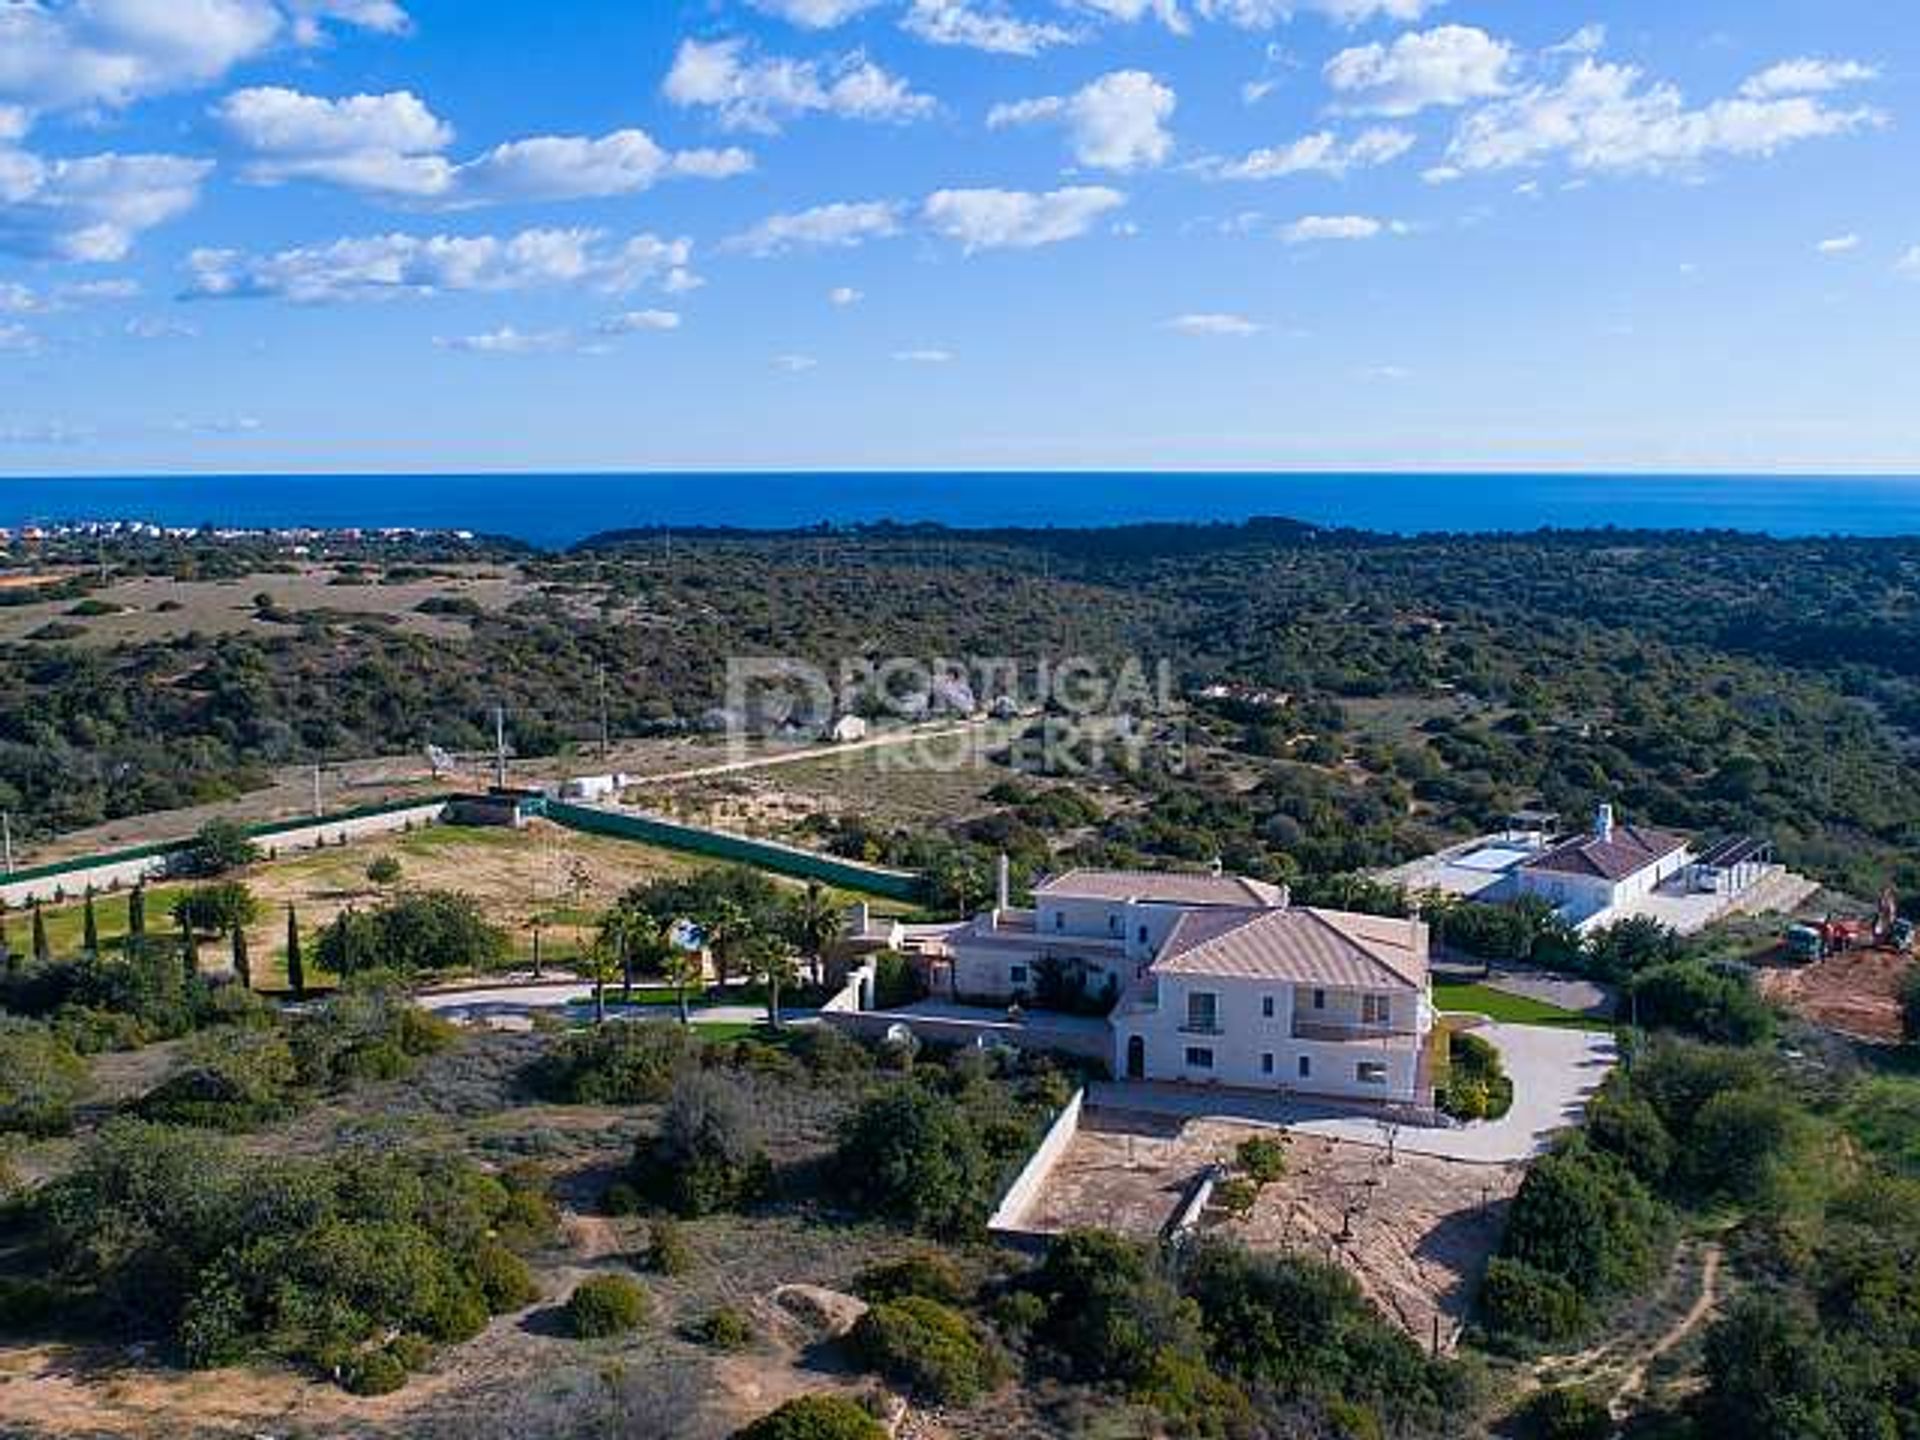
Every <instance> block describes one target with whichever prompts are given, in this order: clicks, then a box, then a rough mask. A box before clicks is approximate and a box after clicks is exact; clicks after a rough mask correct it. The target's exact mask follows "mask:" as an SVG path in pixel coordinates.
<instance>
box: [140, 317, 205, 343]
mask: <svg viewBox="0 0 1920 1440" xmlns="http://www.w3.org/2000/svg"><path fill="white" fill-rule="evenodd" d="M121 328H122V330H123V332H124V333H125V335H126V337H127V338H128V339H129V340H194V339H198V338H199V335H200V332H199V330H197V329H196V328H195V327H193V326H192V325H188V324H185V323H183V322H182V321H179V320H163V319H160V318H158V317H157V316H152V315H136V316H134V318H133V319H131V320H129V321H127V323H126V324H125V325H124V326H122V327H121Z"/></svg>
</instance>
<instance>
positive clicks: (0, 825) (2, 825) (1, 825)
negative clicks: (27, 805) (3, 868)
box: [0, 813, 13, 875]
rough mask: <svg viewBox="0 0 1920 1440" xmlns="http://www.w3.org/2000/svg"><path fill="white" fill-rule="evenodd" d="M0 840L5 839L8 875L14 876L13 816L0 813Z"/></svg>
mask: <svg viewBox="0 0 1920 1440" xmlns="http://www.w3.org/2000/svg"><path fill="white" fill-rule="evenodd" d="M0 839H4V841H5V844H6V854H7V874H9V875H11V874H13V816H12V815H11V814H8V813H0Z"/></svg>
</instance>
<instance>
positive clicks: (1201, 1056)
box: [1187, 1045, 1213, 1070]
mask: <svg viewBox="0 0 1920 1440" xmlns="http://www.w3.org/2000/svg"><path fill="white" fill-rule="evenodd" d="M1187 1068H1188V1069H1189V1070H1211V1069H1213V1051H1211V1050H1209V1049H1208V1048H1207V1047H1206V1046H1204V1045H1189V1046H1188V1047H1187Z"/></svg>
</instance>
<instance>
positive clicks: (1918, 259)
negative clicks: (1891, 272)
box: [1893, 245, 1920, 275]
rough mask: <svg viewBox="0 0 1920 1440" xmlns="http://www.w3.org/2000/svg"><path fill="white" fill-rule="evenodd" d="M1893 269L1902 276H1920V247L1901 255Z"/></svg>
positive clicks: (1917, 246)
mask: <svg viewBox="0 0 1920 1440" xmlns="http://www.w3.org/2000/svg"><path fill="white" fill-rule="evenodd" d="M1893 268H1894V269H1895V270H1898V271H1899V272H1900V273H1901V274H1902V275H1920V245H1916V246H1914V247H1913V248H1912V249H1911V250H1909V251H1907V253H1906V254H1904V255H1902V256H1901V257H1900V259H1899V260H1898V261H1897V262H1896V263H1895V264H1894V267H1893Z"/></svg>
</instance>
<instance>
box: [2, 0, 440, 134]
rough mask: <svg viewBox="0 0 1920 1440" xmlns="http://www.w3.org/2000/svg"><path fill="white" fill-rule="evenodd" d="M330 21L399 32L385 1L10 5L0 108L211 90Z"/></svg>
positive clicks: (33, 109)
mask: <svg viewBox="0 0 1920 1440" xmlns="http://www.w3.org/2000/svg"><path fill="white" fill-rule="evenodd" d="M328 23H334V24H340V25H349V26H357V27H361V28H365V29H372V30H380V31H389V32H391V31H396V30H401V29H404V28H405V27H406V12H405V11H404V10H403V9H402V8H401V7H400V6H399V5H398V4H395V3H392V0H285V3H274V0H83V3H71V4H51V3H46V0H8V3H6V4H3V5H0V107H11V108H12V109H14V110H15V111H17V112H19V113H20V114H23V115H31V114H35V113H41V112H47V111H58V110H88V109H119V108H121V107H123V106H126V105H129V104H131V103H133V102H134V101H136V100H140V99H144V98H146V97H148V96H153V95H163V94H167V93H170V92H173V91H178V90H186V89H194V88H198V87H200V86H204V85H210V84H213V83H215V82H217V81H218V80H219V79H220V78H221V77H222V76H224V75H225V74H226V73H227V72H228V71H229V70H231V69H232V68H233V67H234V66H236V65H238V64H240V63H242V62H243V61H246V60H250V59H253V58H254V57H256V56H258V55H260V54H262V53H264V52H265V51H267V50H268V49H270V48H271V47H272V46H273V45H275V44H276V43H278V42H280V41H281V40H283V39H286V38H291V39H293V40H294V41H296V42H299V43H303V44H311V43H314V42H315V41H317V40H319V39H321V38H322V36H323V35H324V33H325V29H324V27H325V26H326V25H327V24H328Z"/></svg>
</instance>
